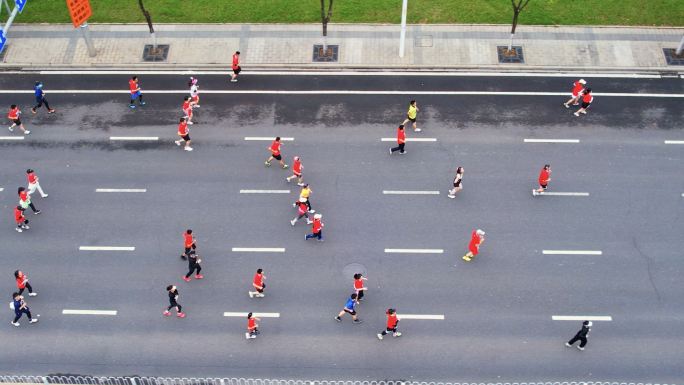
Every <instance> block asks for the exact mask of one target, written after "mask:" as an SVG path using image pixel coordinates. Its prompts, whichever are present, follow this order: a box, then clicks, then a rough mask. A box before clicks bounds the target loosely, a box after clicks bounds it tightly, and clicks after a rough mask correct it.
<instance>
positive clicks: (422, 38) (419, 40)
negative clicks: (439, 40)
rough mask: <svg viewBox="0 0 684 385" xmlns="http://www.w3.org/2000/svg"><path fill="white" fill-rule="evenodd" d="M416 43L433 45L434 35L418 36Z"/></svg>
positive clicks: (418, 44)
mask: <svg viewBox="0 0 684 385" xmlns="http://www.w3.org/2000/svg"><path fill="white" fill-rule="evenodd" d="M414 44H415V46H416V47H432V35H424V36H416V37H415V39H414Z"/></svg>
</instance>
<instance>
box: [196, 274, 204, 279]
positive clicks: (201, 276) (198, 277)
mask: <svg viewBox="0 0 684 385" xmlns="http://www.w3.org/2000/svg"><path fill="white" fill-rule="evenodd" d="M195 278H197V279H202V278H204V276H203V275H199V274H196V275H195Z"/></svg>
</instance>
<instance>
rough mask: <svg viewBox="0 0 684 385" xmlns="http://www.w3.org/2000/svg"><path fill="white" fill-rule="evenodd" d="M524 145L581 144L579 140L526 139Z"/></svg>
mask: <svg viewBox="0 0 684 385" xmlns="http://www.w3.org/2000/svg"><path fill="white" fill-rule="evenodd" d="M523 142H524V143H579V139H524V140H523Z"/></svg>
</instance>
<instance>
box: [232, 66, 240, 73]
mask: <svg viewBox="0 0 684 385" xmlns="http://www.w3.org/2000/svg"><path fill="white" fill-rule="evenodd" d="M240 71H242V68H240V66H238V68H237V69H234V70H233V73H234V74H235V75H237V74H239V73H240Z"/></svg>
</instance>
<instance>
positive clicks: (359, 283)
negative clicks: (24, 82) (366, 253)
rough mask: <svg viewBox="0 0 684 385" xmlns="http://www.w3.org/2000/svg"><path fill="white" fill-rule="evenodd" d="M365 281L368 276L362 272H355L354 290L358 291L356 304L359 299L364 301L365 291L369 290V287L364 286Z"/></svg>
mask: <svg viewBox="0 0 684 385" xmlns="http://www.w3.org/2000/svg"><path fill="white" fill-rule="evenodd" d="M363 281H368V278H366V277H364V276H363V275H362V274H361V273H356V274H354V290H355V291H356V304H357V305H358V304H359V301H363V292H364V291H366V290H368V288H367V287H363Z"/></svg>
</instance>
